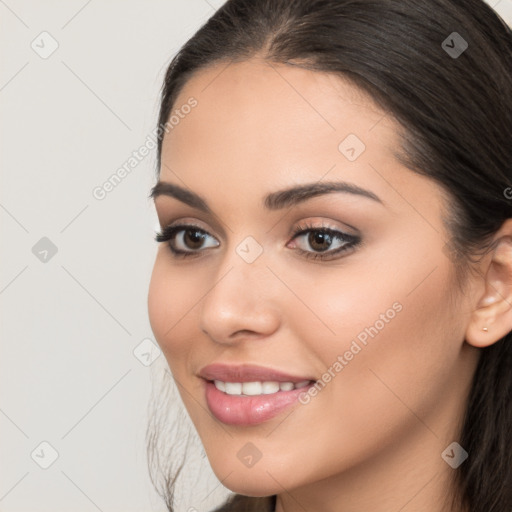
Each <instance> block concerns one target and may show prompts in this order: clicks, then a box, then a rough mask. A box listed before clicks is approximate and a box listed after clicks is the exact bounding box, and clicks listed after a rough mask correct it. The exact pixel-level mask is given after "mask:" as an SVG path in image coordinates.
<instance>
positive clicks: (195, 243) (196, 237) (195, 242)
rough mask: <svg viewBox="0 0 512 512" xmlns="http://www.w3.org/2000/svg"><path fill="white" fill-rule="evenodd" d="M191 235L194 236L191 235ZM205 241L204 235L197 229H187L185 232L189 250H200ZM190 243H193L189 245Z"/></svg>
mask: <svg viewBox="0 0 512 512" xmlns="http://www.w3.org/2000/svg"><path fill="white" fill-rule="evenodd" d="M191 233H193V234H192V235H191ZM203 240H204V233H201V232H200V231H198V230H197V229H187V230H186V231H185V242H186V243H187V246H188V247H189V249H199V248H200V247H201V245H202V243H203ZM188 242H191V245H189V244H188Z"/></svg>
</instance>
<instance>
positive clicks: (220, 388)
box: [213, 380, 226, 391]
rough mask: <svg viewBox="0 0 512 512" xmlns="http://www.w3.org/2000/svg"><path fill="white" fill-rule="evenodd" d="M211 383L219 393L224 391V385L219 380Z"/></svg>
mask: <svg viewBox="0 0 512 512" xmlns="http://www.w3.org/2000/svg"><path fill="white" fill-rule="evenodd" d="M213 383H214V384H215V387H216V388H217V389H218V390H219V391H226V384H225V383H224V382H222V381H221V380H214V381H213Z"/></svg>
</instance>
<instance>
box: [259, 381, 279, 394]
mask: <svg viewBox="0 0 512 512" xmlns="http://www.w3.org/2000/svg"><path fill="white" fill-rule="evenodd" d="M278 391H279V382H275V381H267V382H263V384H262V385H261V392H262V393H263V394H264V395H269V394H270V393H277V392H278Z"/></svg>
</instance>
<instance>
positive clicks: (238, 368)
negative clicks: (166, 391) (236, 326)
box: [199, 363, 316, 384]
mask: <svg viewBox="0 0 512 512" xmlns="http://www.w3.org/2000/svg"><path fill="white" fill-rule="evenodd" d="M199 376H200V377H202V378H203V379H205V380H221V381H223V382H254V381H262V382H264V381H277V382H293V383H294V384H295V383H297V382H302V381H304V380H316V379H315V378H314V377H312V376H308V375H306V376H297V375H291V374H289V373H285V372H282V371H280V370H274V369H272V368H266V367H264V366H258V365H254V364H242V365H231V364H223V363H214V364H209V365H207V366H205V367H204V368H202V369H201V370H200V371H199Z"/></svg>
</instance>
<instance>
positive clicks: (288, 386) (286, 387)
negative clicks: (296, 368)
mask: <svg viewBox="0 0 512 512" xmlns="http://www.w3.org/2000/svg"><path fill="white" fill-rule="evenodd" d="M279 389H280V390H281V391H291V390H292V389H293V382H280V383H279Z"/></svg>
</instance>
